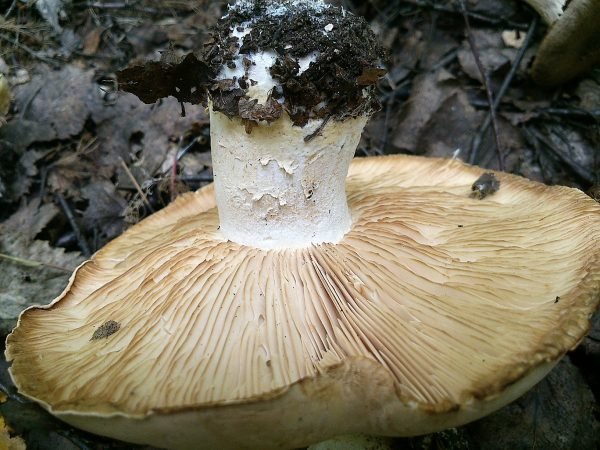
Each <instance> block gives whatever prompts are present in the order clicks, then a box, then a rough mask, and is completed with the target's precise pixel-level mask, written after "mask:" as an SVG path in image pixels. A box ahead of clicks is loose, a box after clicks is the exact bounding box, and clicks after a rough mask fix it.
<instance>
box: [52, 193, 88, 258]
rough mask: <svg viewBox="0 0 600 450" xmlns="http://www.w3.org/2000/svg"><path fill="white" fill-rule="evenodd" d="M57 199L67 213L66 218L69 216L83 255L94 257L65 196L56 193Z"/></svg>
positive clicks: (68, 218)
mask: <svg viewBox="0 0 600 450" xmlns="http://www.w3.org/2000/svg"><path fill="white" fill-rule="evenodd" d="M56 198H57V199H58V202H59V203H60V207H61V208H62V210H63V212H64V213H65V216H67V220H68V221H69V224H70V225H71V228H72V229H73V232H74V233H75V237H76V238H77V243H78V244H79V248H80V250H81V253H83V255H84V256H85V257H86V258H89V257H90V256H92V252H91V251H90V247H89V245H88V243H87V241H86V240H85V237H84V236H83V234H82V233H81V230H80V229H79V226H78V225H77V221H76V220H75V216H74V215H73V211H71V208H70V207H69V204H68V203H67V201H66V200H65V198H64V197H63V195H62V194H61V193H60V192H57V193H56Z"/></svg>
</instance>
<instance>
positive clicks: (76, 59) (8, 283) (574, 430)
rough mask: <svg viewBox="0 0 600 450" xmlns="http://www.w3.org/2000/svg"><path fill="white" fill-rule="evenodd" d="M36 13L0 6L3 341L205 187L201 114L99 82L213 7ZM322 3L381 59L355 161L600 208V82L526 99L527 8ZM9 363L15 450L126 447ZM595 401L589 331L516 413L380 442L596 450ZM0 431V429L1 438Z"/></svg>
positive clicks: (6, 396) (488, 3)
mask: <svg viewBox="0 0 600 450" xmlns="http://www.w3.org/2000/svg"><path fill="white" fill-rule="evenodd" d="M38 3H40V4H43V5H45V6H46V8H39V7H36V6H35V4H34V2H31V1H21V0H18V1H12V0H0V74H3V75H4V77H5V79H6V80H8V82H9V84H10V89H11V91H12V102H11V105H10V108H9V109H8V111H7V112H6V114H5V117H0V120H1V121H2V122H3V123H4V124H3V126H2V127H1V128H0V333H1V335H2V339H1V340H2V342H4V337H5V336H6V335H7V334H8V333H9V331H10V330H11V329H12V327H13V326H14V325H15V323H16V318H17V315H18V313H19V311H21V310H22V309H24V308H25V307H27V306H28V305H31V304H39V303H48V302H49V301H50V300H51V299H52V298H54V296H56V295H58V294H59V293H60V291H61V290H62V289H63V287H64V286H65V285H66V283H67V280H68V277H69V274H70V272H71V271H72V270H73V269H74V268H75V267H76V266H77V265H78V264H79V263H80V262H82V261H83V260H85V259H86V258H88V257H89V256H90V255H92V254H93V253H94V252H95V251H96V250H98V249H99V248H101V247H102V246H103V245H104V244H106V243H107V242H108V241H109V240H111V239H113V238H115V237H116V236H118V235H119V234H121V233H122V232H123V231H124V230H125V229H126V228H127V227H128V226H130V225H132V224H134V223H136V222H138V221H139V220H141V219H143V218H144V217H146V216H147V215H149V214H151V213H152V212H154V211H157V210H159V209H160V208H162V207H164V206H165V205H166V204H168V203H169V202H170V201H171V200H173V199H174V198H175V197H176V196H177V195H178V194H180V193H182V192H185V191H189V190H195V189H197V188H199V187H201V186H203V185H205V184H207V183H209V182H211V180H212V170H211V159H210V137H209V122H208V117H207V115H206V112H205V109H204V108H203V107H202V106H201V105H191V104H186V105H185V116H182V114H181V112H182V106H181V105H180V104H179V103H178V102H177V100H175V99H173V98H168V99H166V100H163V101H159V102H158V103H156V104H154V105H145V104H143V103H141V102H140V101H139V100H138V99H137V97H135V96H133V95H131V94H126V93H123V92H121V91H119V90H118V86H117V83H116V77H115V72H116V71H117V70H119V69H122V68H124V67H126V66H128V65H130V64H133V63H141V62H144V61H148V60H158V59H160V55H161V52H164V51H166V50H172V51H174V52H176V53H177V54H180V55H184V54H186V53H188V52H191V51H193V50H194V49H198V48H200V47H201V46H202V44H203V43H204V42H205V41H206V39H207V37H208V35H209V30H210V27H211V25H213V24H214V23H215V21H216V19H217V18H218V17H220V16H222V15H223V14H224V13H225V11H226V6H225V3H224V2H222V1H208V0H190V1H184V0H163V1H149V0H148V1H147V0H137V1H136V0H123V1H110V2H109V1H97V2H96V1H84V0H72V1H64V0H63V1H58V0H45V1H40V2H38ZM337 3H338V4H339V3H342V4H343V5H344V6H345V8H347V9H348V10H350V11H353V12H355V13H356V14H360V15H362V16H364V17H365V18H366V19H367V20H368V21H369V22H370V24H371V25H372V28H373V29H374V30H375V32H376V33H377V34H378V35H379V37H380V39H381V41H382V42H383V43H384V45H385V46H386V47H387V48H389V49H390V57H391V63H390V66H389V72H388V75H387V76H386V77H385V78H383V79H382V81H381V83H380V84H379V86H378V89H379V94H380V99H381V101H382V104H383V108H382V109H381V111H379V112H378V113H376V114H375V116H374V117H373V118H372V120H371V121H370V123H369V124H368V125H367V128H366V131H365V133H364V135H363V138H362V141H361V143H360V145H359V148H358V149H357V152H356V154H357V156H365V155H379V154H395V153H407V154H416V155H425V156H429V157H444V158H459V159H461V160H463V161H465V162H470V163H473V164H477V165H480V166H482V167H486V168H489V169H495V170H498V169H499V168H502V169H503V170H505V171H507V172H510V173H514V174H518V175H521V176H524V177H527V178H530V179H532V180H536V181H539V182H543V183H546V184H561V185H567V186H572V187H576V188H579V189H581V190H583V191H586V192H589V193H590V195H592V196H594V195H595V196H597V198H600V188H599V187H598V184H599V183H600V70H596V71H595V72H591V73H589V74H588V75H586V77H584V78H580V79H578V80H576V81H573V82H571V83H569V84H567V85H563V86H561V87H559V88H556V89H553V90H548V89H542V88H540V87H538V86H536V85H535V84H534V83H533V81H532V80H531V78H530V75H529V72H528V69H529V67H530V65H531V61H532V59H533V58H534V56H535V54H536V50H537V48H538V46H539V44H540V42H541V40H542V38H543V36H544V34H545V32H546V27H545V26H544V25H543V24H541V22H540V21H538V20H537V18H536V14H535V13H534V12H533V11H532V10H531V9H530V8H528V7H527V6H526V4H525V3H523V2H521V1H516V0H515V1H512V0H478V1H470V2H468V10H469V15H468V17H469V22H470V28H467V27H466V26H465V20H464V16H463V14H462V13H461V10H460V8H459V6H458V3H457V2H452V1H434V0H431V1H428V0H407V1H400V0H371V1H366V2H361V1H342V2H339V1H338V2H337ZM468 38H472V40H473V42H474V43H475V44H476V51H475V52H474V51H473V49H472V48H471V46H470V45H469V39H468ZM475 55H476V56H478V57H479V58H480V60H481V62H482V64H483V67H484V71H485V73H486V74H487V79H488V80H489V86H490V89H491V91H492V92H493V93H497V92H498V91H499V89H500V87H501V86H502V85H503V84H505V87H506V89H504V92H503V95H502V96H501V97H499V98H498V99H497V105H496V108H495V116H496V118H495V123H496V127H497V130H498V139H497V140H496V139H495V137H494V133H493V128H494V127H492V126H489V121H488V120H487V117H488V115H489V114H490V113H489V111H490V103H489V101H488V97H487V95H486V89H485V83H484V77H483V76H482V73H481V71H480V69H479V68H478V66H477V64H476V60H475ZM519 58H520V62H519ZM515 61H517V62H519V63H518V64H516V63H515ZM513 66H514V70H511V68H512V67H513ZM0 103H1V102H0ZM486 122H487V124H488V125H485V123H486ZM498 143H499V147H498V145H497V144H498ZM173 174H174V175H175V176H173ZM7 365H8V364H7V363H6V361H4V360H2V363H1V364H0V390H1V391H2V392H0V416H2V417H4V422H5V423H6V426H7V428H6V430H9V431H10V434H11V436H13V437H15V439H16V438H17V437H18V438H21V439H23V440H24V442H25V443H26V444H27V447H28V448H30V449H48V450H50V449H57V448H60V449H125V448H132V447H133V446H132V445H130V444H123V443H119V442H117V441H112V440H110V439H105V438H99V437H96V436H93V435H90V434H87V433H84V432H81V431H78V430H76V429H74V428H71V427H69V426H67V425H65V424H63V423H62V422H59V421H58V420H56V419H54V418H53V417H52V416H50V415H49V414H47V413H46V412H45V411H43V410H42V409H41V408H40V407H38V406H37V405H36V404H34V403H31V402H29V401H27V400H26V399H24V398H23V397H21V396H20V395H19V394H17V393H16V390H15V388H14V386H13V385H12V383H11V381H10V378H9V376H8V373H7ZM599 398H600V321H598V320H596V321H595V323H594V326H593V327H592V330H591V333H590V335H589V336H588V337H586V338H585V339H584V340H583V342H582V343H581V345H580V346H579V347H578V348H577V349H576V350H575V351H573V352H571V353H570V354H569V355H568V356H567V357H566V358H564V359H563V361H562V362H561V363H560V364H559V365H558V366H557V368H556V369H555V370H554V371H553V372H552V373H551V374H550V375H549V376H548V377H546V378H545V379H544V380H543V381H542V382H541V383H539V384H538V385H537V386H536V387H535V388H534V389H533V390H531V391H530V392H529V393H528V394H526V395H525V396H524V397H522V398H521V399H519V400H518V401H516V402H515V403H513V404H511V405H509V406H507V407H505V408H503V409H501V410H500V411H498V412H497V413H495V414H493V415H491V416H489V417H487V418H484V419H482V420H480V421H477V422H475V423H473V424H470V425H467V426H464V427H460V428H457V429H451V430H447V431H445V432H442V433H436V434H432V435H428V436H424V437H419V438H412V439H397V440H395V442H394V446H395V447H397V448H408V449H459V448H460V449H463V448H464V449H467V448H470V449H506V448H515V449H533V448H540V449H572V448H580V449H586V448H590V449H591V448H600V409H599V406H598V399H599ZM5 433H6V431H5ZM1 435H2V430H1V426H0V441H1V439H2V437H1ZM15 442H16V440H15V441H13V443H14V445H17V444H16V443H15ZM15 448H17V447H15Z"/></svg>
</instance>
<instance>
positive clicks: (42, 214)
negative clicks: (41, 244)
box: [0, 197, 58, 241]
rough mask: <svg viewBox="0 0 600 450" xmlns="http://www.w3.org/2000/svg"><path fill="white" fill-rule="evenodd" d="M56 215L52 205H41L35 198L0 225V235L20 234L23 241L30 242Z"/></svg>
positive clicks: (56, 209)
mask: <svg viewBox="0 0 600 450" xmlns="http://www.w3.org/2000/svg"><path fill="white" fill-rule="evenodd" d="M57 213H58V208H57V207H56V206H55V205H54V204H53V203H46V204H44V205H42V204H41V200H40V198H39V197H36V198H34V199H33V200H31V201H30V202H29V203H28V204H26V205H24V206H22V207H21V208H19V209H18V210H17V212H16V213H14V214H13V215H12V216H10V217H9V218H8V219H7V220H5V221H4V222H2V223H0V233H21V235H22V236H23V237H24V238H25V239H27V240H29V241H32V240H33V239H35V237H36V236H37V234H38V233H39V232H40V231H42V230H43V229H44V228H45V227H46V225H48V223H49V222H50V221H51V220H52V219H53V218H54V217H55V216H56V214H57Z"/></svg>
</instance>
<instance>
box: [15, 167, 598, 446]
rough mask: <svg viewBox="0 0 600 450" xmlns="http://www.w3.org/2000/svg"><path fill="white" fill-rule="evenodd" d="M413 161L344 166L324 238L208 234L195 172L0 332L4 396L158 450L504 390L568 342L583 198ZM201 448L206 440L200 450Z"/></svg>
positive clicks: (587, 263)
mask: <svg viewBox="0 0 600 450" xmlns="http://www.w3.org/2000/svg"><path fill="white" fill-rule="evenodd" d="M482 174H483V171H482V169H479V168H476V167H470V166H466V165H464V164H462V163H460V162H458V161H449V160H438V159H424V158H419V157H406V156H395V157H379V158H367V159H359V160H355V161H354V162H353V164H352V165H351V169H350V174H349V177H348V182H347V191H348V199H349V204H350V207H351V209H352V212H353V217H354V224H353V227H352V230H351V231H350V232H349V233H348V234H347V235H346V236H345V237H344V239H343V240H342V241H341V242H340V243H338V244H322V245H314V246H311V247H308V248H304V249H294V250H260V249H256V248H252V247H245V246H241V245H238V244H235V243H233V242H228V241H225V240H224V239H223V238H222V237H221V235H220V232H219V229H218V219H217V211H216V209H215V203H214V197H213V190H212V186H209V187H206V188H204V189H202V190H200V191H198V192H195V193H190V194H185V195H183V196H181V197H180V198H178V199H177V200H176V201H175V202H174V203H172V204H171V205H169V206H168V207H167V208H165V209H164V210H162V211H160V212H158V213H156V214H155V215H153V216H151V217H150V218H148V219H146V220H144V221H143V222H141V223H139V224H138V225H136V226H134V227H133V228H131V229H130V230H129V231H127V232H126V233H124V234H123V235H122V236H121V237H119V238H118V239H115V240H114V241H113V242H111V243H110V244H109V245H108V246H106V247H105V248H104V249H102V250H101V251H99V252H98V253H97V254H96V255H95V256H94V258H93V259H92V260H91V261H88V262H86V263H84V264H83V265H82V266H81V267H79V269H78V270H77V271H76V273H75V274H74V276H73V277H72V279H71V282H70V284H69V286H68V287H67V288H66V289H65V291H64V292H63V294H62V295H61V296H60V297H59V298H57V299H56V300H55V301H54V302H53V303H52V304H51V305H49V306H45V307H36V308H31V309H29V310H27V311H25V312H24V313H23V315H22V316H21V318H20V321H19V325H18V326H17V328H16V329H15V330H14V331H13V333H12V334H11V335H10V336H9V338H8V341H7V351H6V354H7V359H8V360H9V361H11V362H12V367H11V374H12V377H13V379H14V381H15V383H16V384H17V386H18V387H19V389H20V391H21V392H23V393H25V394H26V395H27V396H29V397H31V398H33V399H35V400H37V401H39V402H40V403H42V404H43V405H44V406H45V407H46V408H47V409H49V410H50V411H51V412H52V413H53V414H55V415H57V416H59V417H61V418H62V419H64V420H66V421H67V422H70V423H72V424H75V425H77V426H79V427H81V428H84V429H87V430H90V431H93V432H96V433H101V434H106V435H109V436H113V437H117V438H120V439H124V440H127V441H131V442H139V443H148V444H153V445H157V446H160V447H168V448H204V447H205V448H219V449H226V448H252V447H256V448H262V449H266V448H293V447H299V446H302V445H307V444H309V443H312V442H315V441H319V440H322V439H325V438H328V437H330V436H333V435H339V434H346V433H353V432H364V433H370V434H384V435H412V434H420V433H425V432H429V431H433V430H436V429H440V428H444V427H448V426H453V425H458V424H460V423H464V422H466V421H469V420H473V419H475V418H477V417H479V416H481V415H483V414H486V413H488V412H490V411H491V410H493V409H496V408H498V407H500V406H502V405H503V404H505V403H507V402H509V401H511V400H513V399H514V398H515V397H517V396H518V395H520V394H521V393H523V392H524V391H525V390H526V389H527V388H529V387H530V386H531V385H532V384H534V383H535V382H537V381H538V380H539V379H540V378H541V377H542V376H543V375H544V374H545V373H546V372H547V371H548V370H550V368H551V367H552V365H553V363H555V362H556V361H557V360H558V359H559V358H560V357H561V356H562V355H563V354H564V353H565V352H566V351H568V350H569V349H571V348H573V347H574V346H576V345H577V343H578V342H579V341H580V339H581V338H582V336H583V335H584V334H585V332H586V331H587V329H588V327H589V319H590V317H591V315H592V313H593V312H594V310H595V309H596V308H597V305H598V302H599V298H600V295H599V291H600V246H599V242H600V207H598V205H597V204H596V203H595V202H594V201H593V200H591V199H590V198H587V197H586V196H585V195H584V194H582V193H581V192H580V191H577V190H575V189H570V188H566V187H548V186H544V185H541V184H539V183H535V182H531V181H528V180H525V179H523V178H520V177H517V176H513V175H508V174H503V173H496V177H497V179H498V180H499V181H500V188H499V190H498V191H497V192H496V193H494V194H493V195H489V196H487V197H485V198H484V199H477V198H473V197H472V196H471V195H470V193H471V185H472V184H473V183H474V181H475V180H477V179H478V178H479V177H480V176H481V175H482ZM203 446H204V447H203Z"/></svg>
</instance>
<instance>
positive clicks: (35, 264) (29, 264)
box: [0, 253, 73, 273]
mask: <svg viewBox="0 0 600 450" xmlns="http://www.w3.org/2000/svg"><path fill="white" fill-rule="evenodd" d="M0 259H6V260H7V261H11V262H14V263H16V264H20V265H21V266H25V267H40V266H43V267H48V268H49V269H55V270H60V271H62V272H67V273H71V272H73V270H72V269H67V268H66V267H61V266H57V265H54V264H48V263H43V262H40V261H34V260H33V259H27V258H19V257H17V256H11V255H7V254H5V253H0Z"/></svg>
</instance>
